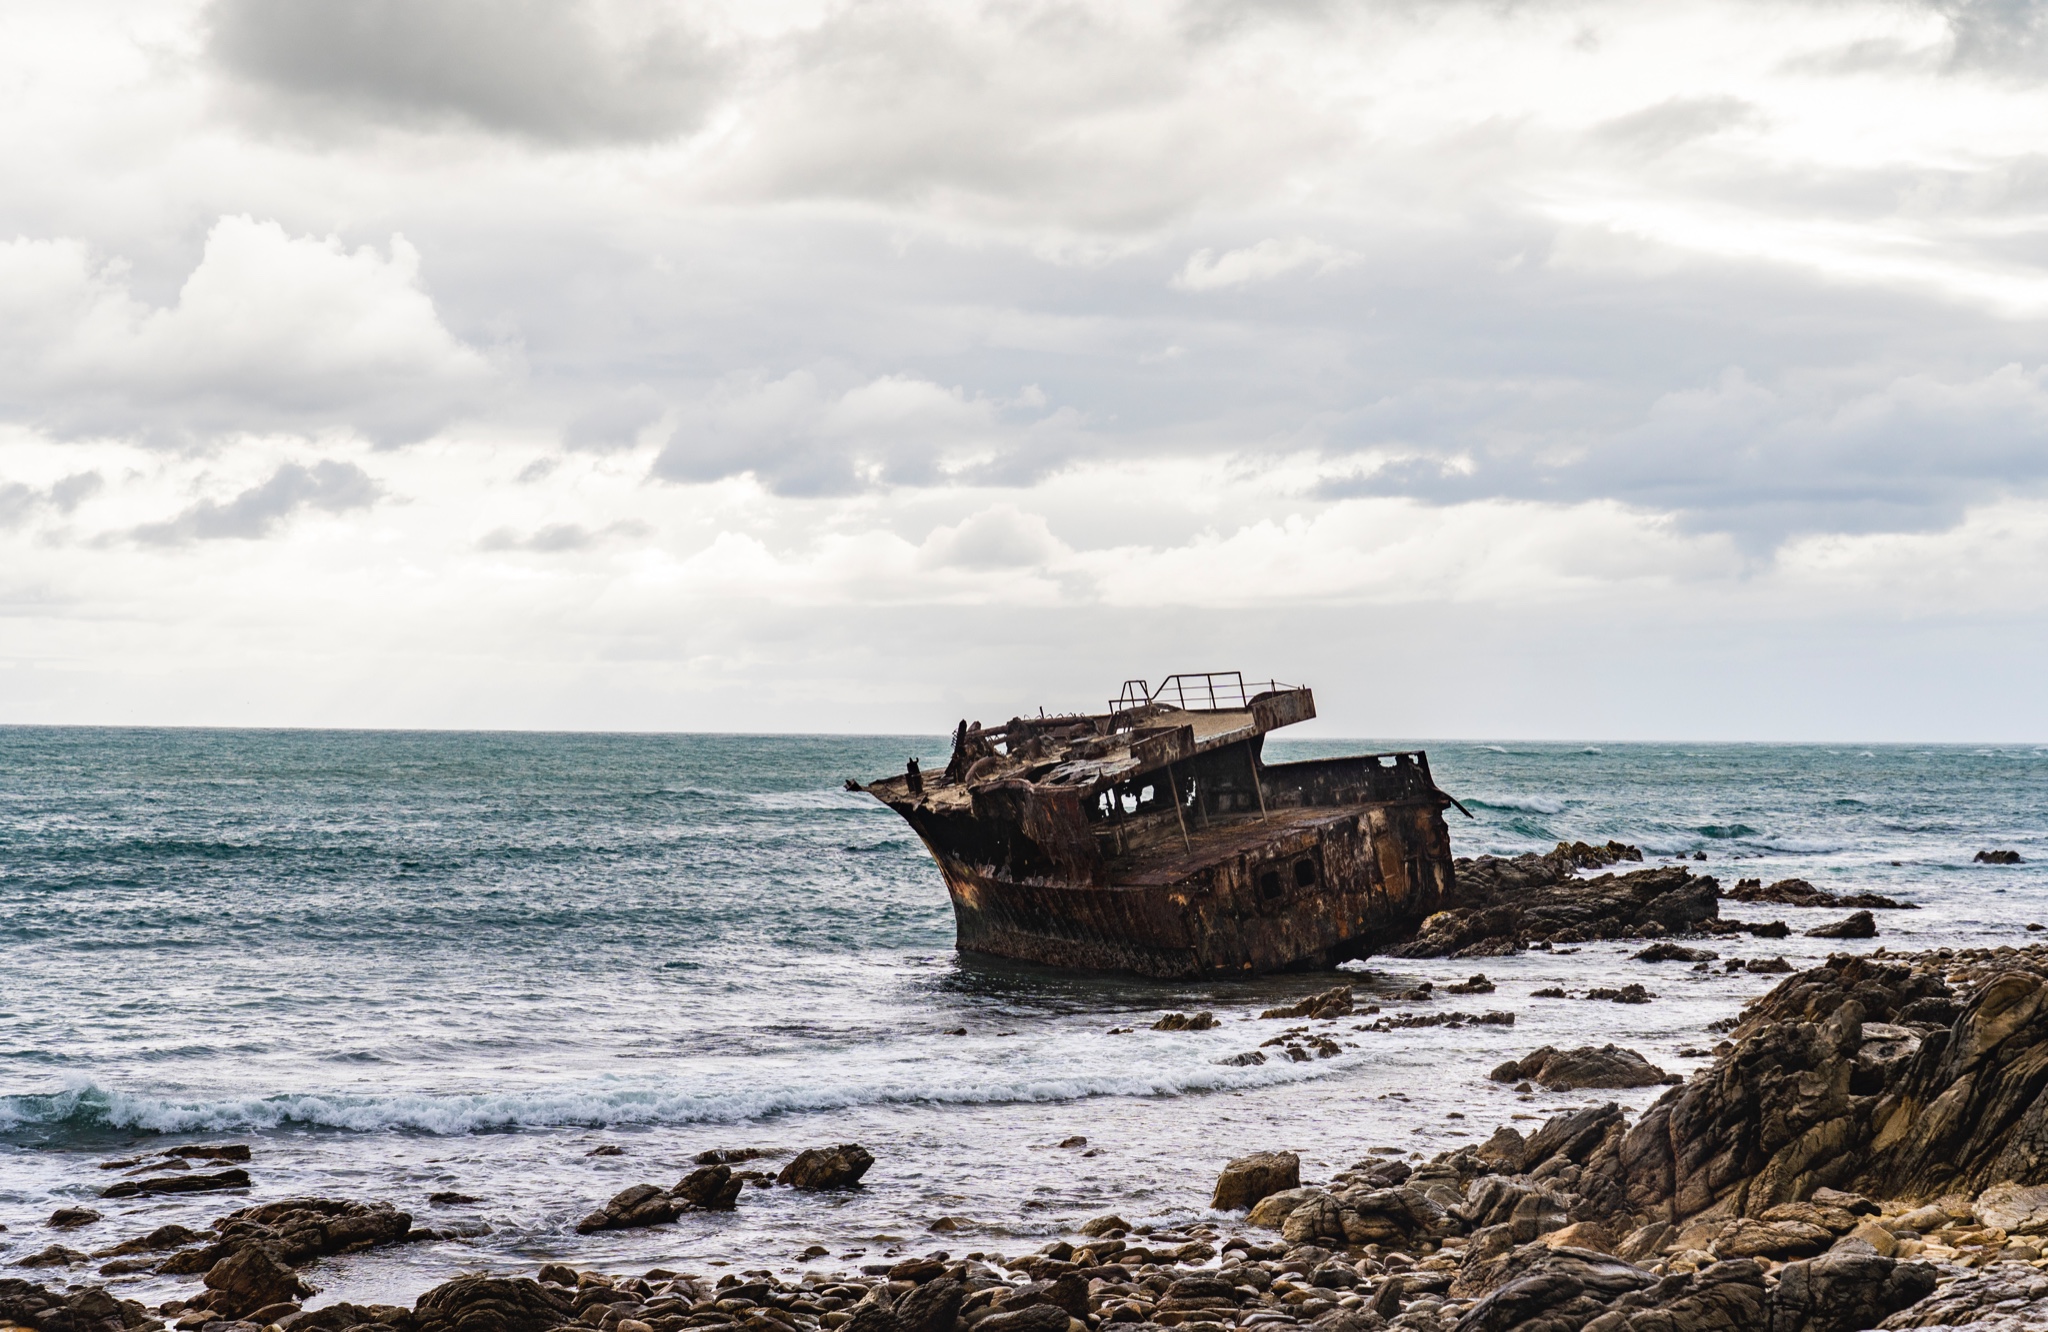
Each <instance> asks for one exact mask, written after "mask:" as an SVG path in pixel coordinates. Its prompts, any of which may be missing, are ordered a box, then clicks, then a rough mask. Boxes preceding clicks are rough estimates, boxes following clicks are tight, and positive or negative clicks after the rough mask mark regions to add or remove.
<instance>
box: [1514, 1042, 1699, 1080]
mask: <svg viewBox="0 0 2048 1332" xmlns="http://www.w3.org/2000/svg"><path fill="white" fill-rule="evenodd" d="M1487 1076H1489V1077H1490V1078H1492V1079H1493V1080H1494V1081H1495V1082H1534V1083H1538V1084H1540V1085H1541V1086H1542V1087H1543V1088H1544V1089H1545V1090H1546V1091H1575V1090H1578V1089H1579V1088H1582V1087H1598V1088H1623V1087H1655V1086H1659V1085H1662V1084H1666V1083H1675V1082H1678V1081H1680V1079H1679V1077H1678V1075H1677V1074H1675V1073H1666V1072H1665V1071H1664V1070H1663V1069H1661V1068H1658V1067H1657V1066H1656V1065H1655V1064H1653V1063H1651V1062H1650V1061H1649V1060H1647V1059H1645V1058H1643V1057H1642V1056H1641V1055H1640V1054H1637V1053H1636V1052H1635V1051H1634V1050H1627V1049H1623V1048H1622V1047H1621V1046H1619V1045H1603V1046H1599V1047H1597V1048H1596V1047H1594V1046H1591V1045H1582V1046H1580V1047H1579V1048H1578V1049H1576V1050H1560V1049H1558V1048H1557V1047H1556V1046H1554V1045H1546V1046H1544V1047H1543V1048H1542V1049H1540V1050H1537V1051H1535V1052H1533V1053H1531V1054H1527V1055H1524V1056H1523V1057H1522V1058H1520V1059H1511V1060H1509V1061H1508V1062H1507V1063H1505V1064H1502V1065H1501V1066H1500V1067H1499V1068H1496V1069H1495V1070H1493V1072H1492V1073H1490V1074H1488V1075H1487Z"/></svg>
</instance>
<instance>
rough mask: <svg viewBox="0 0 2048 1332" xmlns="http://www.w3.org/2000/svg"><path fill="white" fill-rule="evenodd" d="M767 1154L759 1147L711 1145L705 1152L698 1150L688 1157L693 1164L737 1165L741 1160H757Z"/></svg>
mask: <svg viewBox="0 0 2048 1332" xmlns="http://www.w3.org/2000/svg"><path fill="white" fill-rule="evenodd" d="M766 1155H768V1152H767V1150H766V1149H765V1148H761V1147H713V1148H712V1149H711V1150H710V1151H707V1152H698V1153H697V1154H696V1155H695V1156H694V1157H692V1158H690V1159H691V1163H692V1164H694V1165H700V1166H703V1165H739V1164H740V1163H741V1162H743V1161H758V1160H760V1159H761V1158H762V1157H764V1156H766Z"/></svg>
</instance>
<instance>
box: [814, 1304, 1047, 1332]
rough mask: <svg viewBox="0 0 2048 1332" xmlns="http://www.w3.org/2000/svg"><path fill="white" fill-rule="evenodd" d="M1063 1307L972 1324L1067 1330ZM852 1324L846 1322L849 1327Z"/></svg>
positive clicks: (977, 1329)
mask: <svg viewBox="0 0 2048 1332" xmlns="http://www.w3.org/2000/svg"><path fill="white" fill-rule="evenodd" d="M1067 1320H1068V1315H1067V1311H1066V1310H1065V1309H1061V1308H1059V1307H1057V1306H1056V1305H1051V1304H1034V1305H1031V1306H1029V1307H1028V1308H1023V1309H1012V1310H1006V1311H1004V1312H1002V1313H993V1314H990V1315H989V1316H988V1317H986V1318H984V1319H981V1320H980V1321H979V1322H977V1323H975V1324H973V1328H974V1332H1067ZM851 1326H852V1324H848V1327H851Z"/></svg>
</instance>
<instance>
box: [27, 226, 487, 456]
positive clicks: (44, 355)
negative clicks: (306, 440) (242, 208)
mask: <svg viewBox="0 0 2048 1332" xmlns="http://www.w3.org/2000/svg"><path fill="white" fill-rule="evenodd" d="M493 375H494V371H493V369H492V367H491V365H490V362H489V361H488V360H487V359H486V358H485V357H484V356H483V355H482V354H481V353H479V352H477V351H475V350H474V349H472V348H470V347H468V346H466V345H465V344H463V343H462V342H461V341H460V340H458V339H457V338H456V337H455V336H454V335H453V334H451V333H450V332H449V331H448V329H447V328H446V327H445V326H444V325H443V324H442V322H441V320H440V317H439V315H438V314H437V312H436V311H435V309H434V304H433V301H432V300H431V299H430V298H429V297H428V296H427V294H426V292H425V291H424V290H422V289H421V286H420V282H419V253H418V251H416V250H415V249H414V248H413V247H412V246H411V245H409V244H407V243H406V241H405V239H404V238H403V237H400V236H393V237H392V238H391V244H390V253H389V256H388V257H386V256H385V255H382V254H379V253H378V252H377V251H376V250H373V249H370V248H368V247H364V248H360V249H357V250H355V251H353V252H351V251H349V250H346V249H345V248H343V246H342V244H341V242H340V241H339V240H337V239H336V238H334V237H331V236H330V237H327V238H326V239H324V240H322V239H315V238H313V237H292V236H288V235H287V234H286V233H285V231H284V229H283V228H282V227H280V226H279V225H278V224H277V223H275V222H259V221H256V220H255V219H253V218H249V217H242V216H230V217H223V218H221V219H220V220H219V221H218V222H217V223H215V224H214V226H213V228H212V230H211V231H210V232H209V233H208V235H207V239H206V248H205V252H204V254H203V256H202V257H201V259H200V261H199V265H198V266H197V267H196V268H195V269H194V270H193V271H192V273H191V275H190V276H189V277H188V278H186V280H185V282H184V284H183V286H182V287H181V288H180V289H179V292H178V299H177V303H176V304H175V305H171V306H167V307H157V308H153V307H151V306H149V305H147V304H145V303H143V302H141V301H139V300H137V299H136V297H135V296H134V295H133V293H132V292H131V291H130V289H129V287H128V285H127V283H126V280H125V269H124V266H123V265H121V264H120V263H118V262H107V263H95V262H94V260H93V258H92V256H91V254H90V252H89V250H88V248H87V246H86V245H85V244H84V243H83V242H80V241H76V240H68V239H67V240H28V239H17V240H14V241H11V242H6V243H0V404H4V405H5V409H6V410H8V411H9V413H10V414H11V415H12V416H13V418H14V419H15V420H18V421H23V422H27V423H34V424H39V425H42V426H44V427H46V428H49V429H52V430H56V431H58V432H60V433H68V434H90V433H124V432H139V433H144V434H164V433H179V432H198V433H222V432H246V431H261V430H269V429H300V430H318V429H324V428H329V427H333V426H343V427H347V428H352V429H355V430H358V431H360V432H362V433H364V434H366V435H369V436H372V437H376V438H380V439H387V440H403V439H409V438H417V437H419V436H421V435H424V434H426V433H429V432H430V431H432V430H434V429H436V428H438V427H439V426H440V425H442V424H444V423H446V422H447V421H448V420H450V419H451V418H452V417H454V416H455V415H457V414H458V413H459V412H460V411H461V410H463V409H464V408H465V407H466V406H469V405H471V404H472V403H473V402H474V401H475V398H476V394H477V391H478V390H479V389H480V388H481V387H482V386H483V384H484V383H485V382H486V381H488V380H489V379H491V378H492V377H493Z"/></svg>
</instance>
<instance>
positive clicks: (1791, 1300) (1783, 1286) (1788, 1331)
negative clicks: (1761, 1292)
mask: <svg viewBox="0 0 2048 1332" xmlns="http://www.w3.org/2000/svg"><path fill="white" fill-rule="evenodd" d="M1934 1282H1935V1271H1934V1267H1933V1266H1932V1265H1931V1264H1929V1263H1900V1262H1894V1261H1893V1260H1892V1259H1890V1258H1886V1257H1884V1256H1883V1255H1881V1254H1877V1253H1871V1252H1865V1251H1864V1250H1863V1249H1862V1248H1861V1246H1854V1245H1852V1246H1848V1247H1845V1248H1843V1249H1837V1250H1835V1251H1833V1252H1831V1253H1824V1254H1822V1255H1821V1256H1820V1257H1818V1258H1814V1259H1811V1260H1809V1261H1807V1262H1801V1263H1787V1264H1786V1265H1785V1268H1784V1270H1783V1271H1781V1272H1779V1273H1778V1290H1777V1294H1776V1295H1775V1296H1774V1297H1773V1298H1772V1302H1771V1326H1770V1332H1858V1329H1860V1328H1868V1327H1875V1326H1877V1324H1878V1323H1879V1322H1880V1321H1881V1320H1883V1319H1884V1318H1886V1317H1888V1316H1889V1315H1891V1314H1894V1313H1896V1312H1898V1311H1899V1310H1901V1309H1904V1308H1906V1307H1907V1306H1908V1305H1911V1304H1915V1303H1918V1302H1919V1301H1920V1300H1922V1299H1925V1298H1926V1297H1927V1295H1928V1294H1929V1293H1930V1292H1931V1291H1933V1289H1934Z"/></svg>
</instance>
